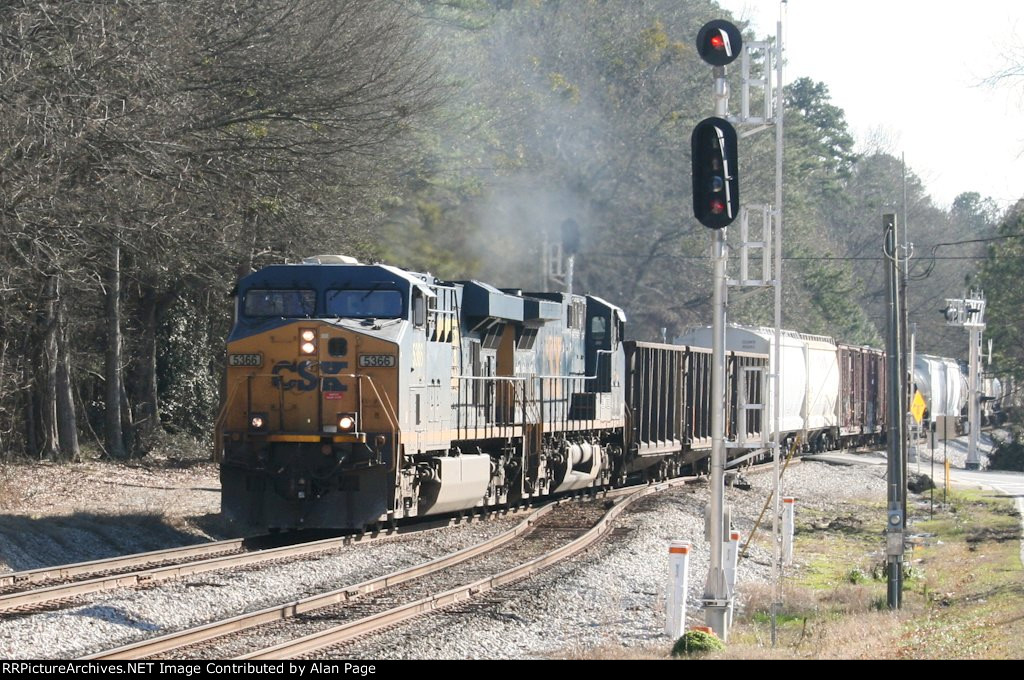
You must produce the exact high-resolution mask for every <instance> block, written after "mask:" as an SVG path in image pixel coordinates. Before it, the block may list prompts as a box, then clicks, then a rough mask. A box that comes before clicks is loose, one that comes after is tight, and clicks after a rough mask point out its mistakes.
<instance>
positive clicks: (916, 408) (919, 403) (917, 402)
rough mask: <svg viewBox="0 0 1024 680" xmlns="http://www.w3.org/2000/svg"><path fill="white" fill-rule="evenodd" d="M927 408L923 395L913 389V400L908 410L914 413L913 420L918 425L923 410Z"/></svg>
mask: <svg viewBox="0 0 1024 680" xmlns="http://www.w3.org/2000/svg"><path fill="white" fill-rule="evenodd" d="M926 408H928V404H926V403H925V401H924V397H922V396H921V393H920V392H918V391H917V390H914V401H913V403H912V404H911V405H910V412H911V413H912V414H914V422H915V423H917V424H918V425H920V424H921V418H923V417H924V410H925V409H926Z"/></svg>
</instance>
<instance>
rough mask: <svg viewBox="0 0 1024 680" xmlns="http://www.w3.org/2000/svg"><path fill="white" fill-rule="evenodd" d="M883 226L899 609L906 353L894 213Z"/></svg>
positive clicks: (892, 573) (892, 561) (892, 530)
mask: <svg viewBox="0 0 1024 680" xmlns="http://www.w3.org/2000/svg"><path fill="white" fill-rule="evenodd" d="M882 227H883V230H884V234H885V241H884V244H885V245H884V248H883V252H884V253H885V258H886V265H887V266H886V271H887V274H888V276H887V277H886V278H887V283H888V293H889V310H888V312H889V313H888V324H887V326H888V342H887V352H888V367H887V370H888V372H889V394H888V400H889V408H888V414H887V417H888V421H889V422H888V433H887V440H888V453H889V459H888V468H887V475H886V482H887V489H888V493H887V495H886V496H887V498H886V500H887V504H888V518H887V519H888V521H887V522H886V534H885V537H886V543H885V545H886V550H885V554H886V563H887V567H888V590H887V595H888V597H887V601H888V604H889V609H899V608H900V604H901V601H902V599H903V530H904V525H905V519H904V502H905V499H904V497H905V496H906V482H905V480H904V477H903V470H904V467H903V466H904V463H903V456H904V452H903V448H904V444H905V440H904V439H903V428H904V427H905V424H904V417H903V378H904V372H903V365H902V364H903V361H902V359H903V354H902V352H901V348H902V342H901V338H900V330H901V326H902V324H901V318H900V317H901V314H900V288H899V237H898V232H897V229H896V215H895V213H886V214H884V215H882Z"/></svg>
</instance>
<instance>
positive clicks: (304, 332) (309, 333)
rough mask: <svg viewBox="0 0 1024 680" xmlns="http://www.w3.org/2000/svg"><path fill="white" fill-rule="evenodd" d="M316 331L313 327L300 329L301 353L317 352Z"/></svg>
mask: <svg viewBox="0 0 1024 680" xmlns="http://www.w3.org/2000/svg"><path fill="white" fill-rule="evenodd" d="M315 340H316V331H315V330H313V329H312V328H303V329H301V330H300V331H299V352H300V353H301V354H316V342H315Z"/></svg>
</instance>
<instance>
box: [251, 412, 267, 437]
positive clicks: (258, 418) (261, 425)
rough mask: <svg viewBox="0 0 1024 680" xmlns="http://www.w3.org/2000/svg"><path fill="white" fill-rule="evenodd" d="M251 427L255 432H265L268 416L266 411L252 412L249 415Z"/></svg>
mask: <svg viewBox="0 0 1024 680" xmlns="http://www.w3.org/2000/svg"><path fill="white" fill-rule="evenodd" d="M249 429H250V430H252V431H253V432H263V431H264V430H266V429H267V416H266V414H264V413H252V414H250V415H249Z"/></svg>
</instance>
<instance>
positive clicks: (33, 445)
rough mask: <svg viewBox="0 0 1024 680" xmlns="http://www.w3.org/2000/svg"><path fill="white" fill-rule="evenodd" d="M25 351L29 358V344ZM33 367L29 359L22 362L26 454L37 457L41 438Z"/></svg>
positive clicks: (24, 354)
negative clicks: (37, 417) (37, 418)
mask: <svg viewBox="0 0 1024 680" xmlns="http://www.w3.org/2000/svg"><path fill="white" fill-rule="evenodd" d="M25 349H26V351H25V352H24V353H23V354H22V356H24V357H27V356H28V343H26V346H25ZM31 365H32V362H30V361H29V360H28V359H27V358H26V359H24V360H23V362H22V382H23V384H24V385H25V452H26V454H28V455H35V453H36V451H37V449H38V442H39V438H38V436H37V424H36V399H35V393H36V387H35V380H34V379H33V378H32V370H31V368H30V366H31Z"/></svg>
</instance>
